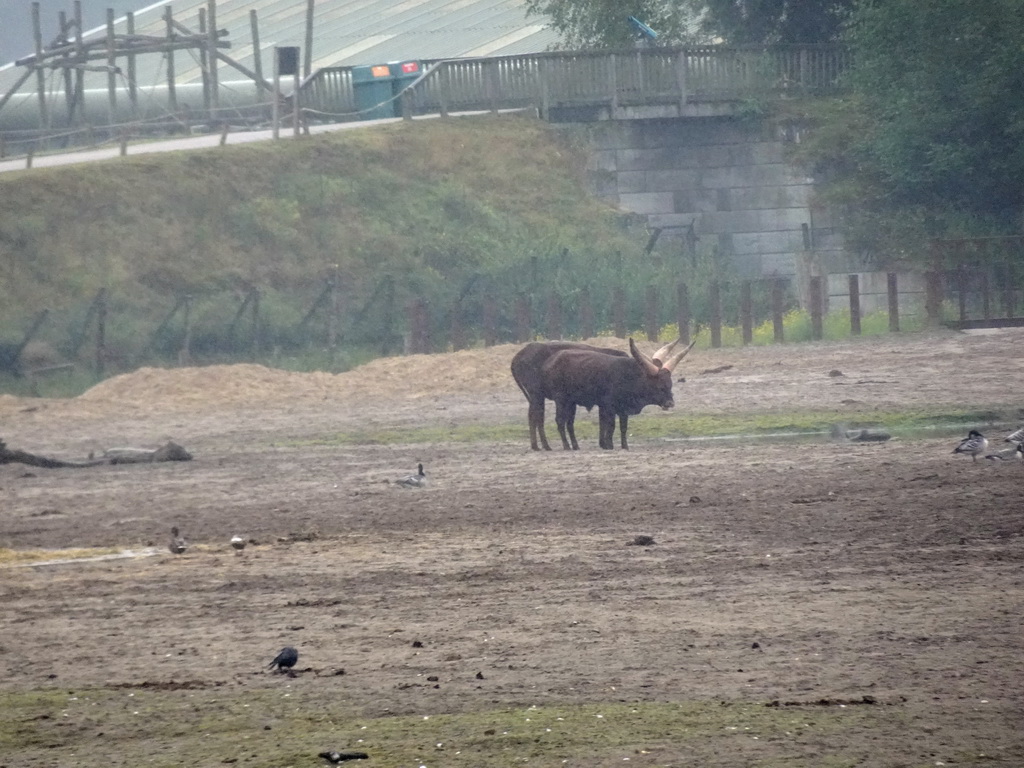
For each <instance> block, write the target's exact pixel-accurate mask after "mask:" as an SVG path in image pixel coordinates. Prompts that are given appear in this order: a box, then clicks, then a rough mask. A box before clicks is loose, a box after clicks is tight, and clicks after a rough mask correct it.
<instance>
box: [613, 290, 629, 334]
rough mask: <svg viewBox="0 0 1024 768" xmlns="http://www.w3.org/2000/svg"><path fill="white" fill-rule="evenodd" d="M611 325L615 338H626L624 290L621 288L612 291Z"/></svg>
mask: <svg viewBox="0 0 1024 768" xmlns="http://www.w3.org/2000/svg"><path fill="white" fill-rule="evenodd" d="M612 325H613V326H614V328H615V338H617V339H624V338H626V292H625V291H623V290H622V288H616V289H614V290H613V291H612Z"/></svg>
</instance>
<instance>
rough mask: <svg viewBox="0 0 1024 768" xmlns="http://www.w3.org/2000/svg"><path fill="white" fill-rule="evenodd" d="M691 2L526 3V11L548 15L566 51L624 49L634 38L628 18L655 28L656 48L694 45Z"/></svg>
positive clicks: (603, 0) (581, 0)
mask: <svg viewBox="0 0 1024 768" xmlns="http://www.w3.org/2000/svg"><path fill="white" fill-rule="evenodd" d="M690 1H691V0H627V2H621V0H527V2H526V11H527V13H528V14H535V15H545V16H548V17H549V18H550V19H551V24H552V26H553V27H554V29H555V30H556V31H557V32H558V33H559V34H560V35H561V38H562V44H563V45H565V46H566V47H567V48H571V49H582V48H626V47H629V46H631V45H633V44H634V42H635V41H636V39H637V31H636V29H634V28H633V26H632V25H630V23H629V21H628V19H629V17H630V16H633V17H635V18H637V19H639V20H640V21H642V22H644V23H645V24H647V25H648V26H649V27H651V28H652V29H654V30H655V31H656V32H657V33H658V44H659V45H672V44H680V43H692V42H695V34H696V23H695V22H694V19H695V18H696V17H695V16H694V13H693V10H692V9H691V8H690Z"/></svg>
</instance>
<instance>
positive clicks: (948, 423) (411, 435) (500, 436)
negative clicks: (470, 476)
mask: <svg viewBox="0 0 1024 768" xmlns="http://www.w3.org/2000/svg"><path fill="white" fill-rule="evenodd" d="M1017 412H1018V409H1017V407H1016V406H1013V405H1003V406H993V407H991V408H981V409H979V408H963V409H957V408H953V409H950V408H946V407H942V408H939V407H936V408H934V409H928V408H914V409H905V410H899V411H895V410H880V409H868V410H861V411H857V412H856V413H853V414H851V413H850V411H849V410H841V411H840V410H813V411H812V410H792V411H771V412H763V411H756V412H750V413H736V412H730V413H694V412H692V411H687V410H686V406H685V403H681V404H680V405H677V406H676V409H675V411H673V412H671V413H669V414H665V415H664V416H662V417H660V418H656V419H645V418H644V417H643V416H642V415H641V416H639V417H634V418H631V419H630V421H629V432H630V436H631V437H632V438H638V439H645V438H646V439H657V438H708V437H727V436H737V437H743V436H752V437H755V438H756V437H757V436H758V435H774V434H777V433H788V434H792V435H800V434H803V433H818V432H823V431H825V432H827V431H828V430H829V429H830V428H831V427H832V425H834V424H840V423H842V424H846V425H847V426H849V427H850V428H851V429H856V428H867V427H875V428H882V429H887V430H890V431H892V432H894V433H899V432H908V433H912V432H917V431H921V430H928V429H939V430H942V429H951V430H953V429H959V427H960V426H961V425H963V424H977V425H985V424H991V423H997V422H1007V423H1008V422H1010V421H1012V420H1013V419H1014V418H1016V414H1017ZM616 429H617V428H616ZM546 431H547V433H548V441H549V442H551V441H552V440H553V441H554V442H553V443H552V445H553V446H554V445H555V444H557V442H558V431H557V429H556V428H555V425H554V421H553V419H551V418H550V417H549V418H548V419H547V423H546ZM616 434H617V432H616ZM526 436H527V429H526V403H525V401H524V403H523V418H522V423H515V424H508V423H501V424H458V425H454V426H430V427H412V428H404V429H375V430H357V431H348V432H334V433H330V434H326V435H321V436H319V437H317V438H315V439H312V440H303V441H296V442H293V443H292V445H371V444H372V445H393V444H409V443H411V444H416V443H440V442H448V443H473V442H505V441H521V440H523V439H525V438H526ZM576 437H577V439H578V440H579V441H581V442H582V441H584V440H587V441H589V440H596V439H597V423H596V419H595V418H593V417H592V416H586V415H585V414H584V412H582V411H581V412H580V415H578V416H577V419H576ZM616 439H617V438H616Z"/></svg>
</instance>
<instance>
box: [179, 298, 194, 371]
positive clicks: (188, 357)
mask: <svg viewBox="0 0 1024 768" xmlns="http://www.w3.org/2000/svg"><path fill="white" fill-rule="evenodd" d="M183 301H184V305H183V307H182V311H183V312H184V313H185V316H184V318H183V320H182V324H183V325H184V326H185V330H184V333H183V337H182V340H181V349H180V350H178V365H190V364H191V363H192V295H191V294H185V298H184V299H183Z"/></svg>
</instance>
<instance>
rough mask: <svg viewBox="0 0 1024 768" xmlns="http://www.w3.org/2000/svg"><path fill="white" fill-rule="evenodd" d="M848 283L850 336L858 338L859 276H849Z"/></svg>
mask: <svg viewBox="0 0 1024 768" xmlns="http://www.w3.org/2000/svg"><path fill="white" fill-rule="evenodd" d="M848 279H849V281H850V335H851V336H860V275H856V274H854V275H849V276H848Z"/></svg>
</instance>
